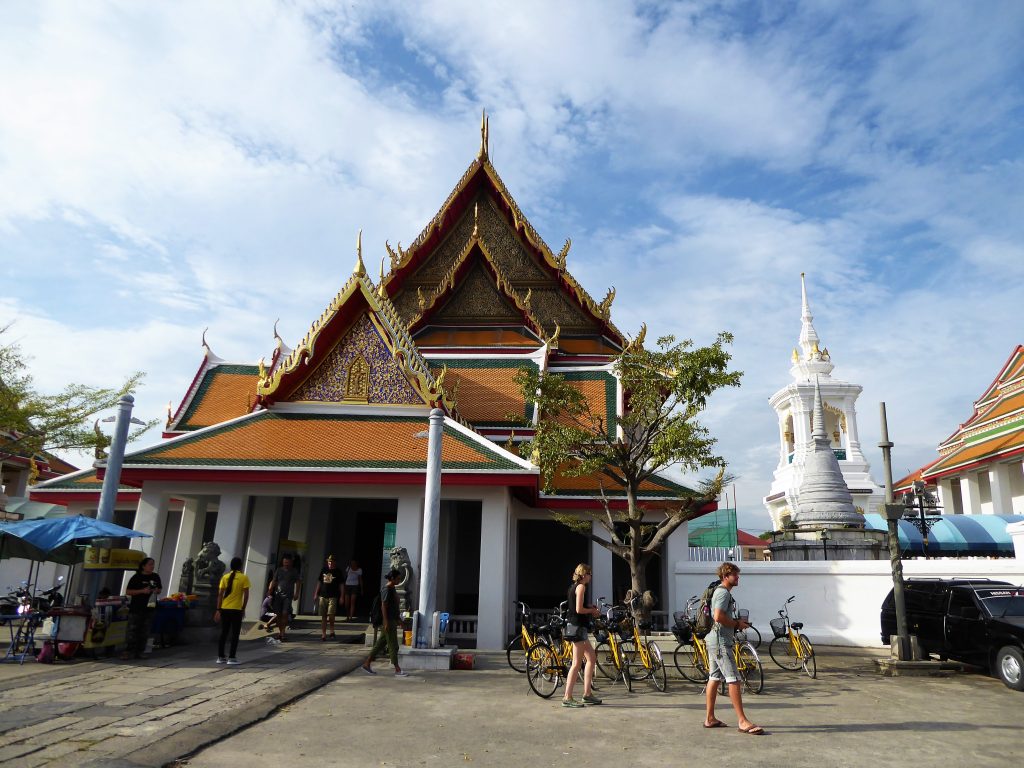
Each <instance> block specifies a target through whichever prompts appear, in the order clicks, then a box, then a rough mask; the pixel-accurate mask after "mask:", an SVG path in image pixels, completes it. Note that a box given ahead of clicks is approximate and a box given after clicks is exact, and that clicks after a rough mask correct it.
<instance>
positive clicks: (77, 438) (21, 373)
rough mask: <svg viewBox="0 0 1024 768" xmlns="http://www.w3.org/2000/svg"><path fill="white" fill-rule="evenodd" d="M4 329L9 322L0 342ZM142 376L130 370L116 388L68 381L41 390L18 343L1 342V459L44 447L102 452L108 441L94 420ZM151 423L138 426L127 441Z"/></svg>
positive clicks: (33, 453) (33, 452) (37, 451)
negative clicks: (48, 390) (46, 391)
mask: <svg viewBox="0 0 1024 768" xmlns="http://www.w3.org/2000/svg"><path fill="white" fill-rule="evenodd" d="M9 330H10V326H9V325H8V326H5V327H2V328H0V340H2V338H3V334H5V333H7V332H8V331H9ZM144 375H145V374H143V373H134V374H132V375H131V376H129V377H128V378H127V379H126V380H125V381H124V383H123V384H121V386H120V387H116V388H106V387H88V386H85V385H84V384H68V385H67V386H66V387H64V389H63V390H62V391H60V392H58V393H56V394H49V395H48V394H43V393H41V392H39V391H38V390H37V389H36V386H35V383H34V382H33V380H32V376H31V374H30V373H29V370H28V363H27V362H26V359H25V357H24V355H23V353H22V351H21V348H20V347H19V346H18V344H16V343H13V342H6V343H5V342H3V341H0V459H2V458H3V457H4V456H9V455H18V456H36V455H38V454H40V453H42V452H43V451H73V450H79V451H81V450H87V451H88V450H91V451H94V452H96V451H102V450H103V449H104V448H105V447H106V446H107V445H108V444H109V442H110V439H109V438H108V437H107V436H106V435H105V434H104V433H103V432H102V431H100V430H99V429H98V428H97V426H96V425H95V424H94V423H93V419H94V418H95V416H96V414H98V413H100V412H101V411H105V410H108V409H110V408H113V407H114V406H116V405H117V401H118V399H119V398H120V397H121V396H122V395H125V394H132V393H134V392H135V391H136V390H137V389H138V387H139V384H140V383H141V381H142V379H143V377H144ZM156 423H157V422H156V420H154V421H151V422H150V423H148V424H146V425H145V426H142V427H139V428H137V429H136V430H135V431H134V432H132V433H131V434H130V435H129V439H130V440H131V439H134V438H136V437H138V436H139V435H141V434H142V433H143V432H145V431H146V430H147V429H149V428H150V427H152V426H153V425H155V424H156Z"/></svg>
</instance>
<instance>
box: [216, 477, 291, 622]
mask: <svg viewBox="0 0 1024 768" xmlns="http://www.w3.org/2000/svg"><path fill="white" fill-rule="evenodd" d="M217 523H218V525H219V524H220V518H219V517H218V518H217ZM280 529H281V497H280V496H257V497H256V500H255V503H254V504H253V510H252V525H251V526H250V529H249V546H248V547H247V548H246V554H245V574H246V576H248V577H249V581H250V582H252V589H251V591H250V592H249V604H248V605H247V606H246V608H245V618H246V619H250V620H252V621H255V620H256V619H258V618H259V615H260V605H261V604H262V603H263V596H264V595H265V594H266V592H267V582H268V581H270V577H271V576H272V575H273V570H274V565H275V563H274V562H273V561H272V560H271V557H272V555H273V554H274V553H275V551H276V550H277V537H278V532H279V531H280Z"/></svg>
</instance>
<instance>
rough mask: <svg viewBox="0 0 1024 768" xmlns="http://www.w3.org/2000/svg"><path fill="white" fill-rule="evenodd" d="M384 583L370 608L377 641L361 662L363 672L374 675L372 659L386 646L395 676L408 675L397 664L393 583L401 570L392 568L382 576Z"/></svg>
mask: <svg viewBox="0 0 1024 768" xmlns="http://www.w3.org/2000/svg"><path fill="white" fill-rule="evenodd" d="M384 578H385V579H386V583H385V584H384V587H383V588H382V589H381V591H380V595H378V596H377V597H376V598H375V599H374V601H373V606H372V607H371V609H370V621H371V622H373V626H374V627H380V632H378V634H377V641H376V642H375V643H374V644H373V648H371V649H370V655H369V656H368V657H367V658H366V661H364V662H363V672H365V673H366V674H368V675H375V674H377V673H376V672H374V671H373V661H374V659H376V658H377V654H379V653H381V652H382V651H383V650H384V648H385V647H386V648H387V650H388V657H389V658H390V659H391V664H392V665H393V666H394V668H395V677H408V676H409V673H408V672H403V671H402V668H401V667H400V666H398V622H399V614H398V594H397V593H396V592H395V585H396V584H398V582H400V581H401V580H402V572H401V571H399V570H396V569H394V568H392V569H391V570H390V571H388V573H387V575H386V576H385V577H384Z"/></svg>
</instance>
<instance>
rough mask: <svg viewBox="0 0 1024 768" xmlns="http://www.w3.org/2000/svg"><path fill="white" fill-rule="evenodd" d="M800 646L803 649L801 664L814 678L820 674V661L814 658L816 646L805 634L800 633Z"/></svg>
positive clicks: (809, 675)
mask: <svg viewBox="0 0 1024 768" xmlns="http://www.w3.org/2000/svg"><path fill="white" fill-rule="evenodd" d="M800 647H801V649H802V650H803V658H801V659H800V664H801V666H803V668H804V672H806V673H807V676H808V677H809V678H811V679H812V680H813V679H814V678H815V677H817V676H818V662H816V661H815V660H814V646H812V645H811V641H810V640H808V639H807V638H806V637H804V636H803V635H800Z"/></svg>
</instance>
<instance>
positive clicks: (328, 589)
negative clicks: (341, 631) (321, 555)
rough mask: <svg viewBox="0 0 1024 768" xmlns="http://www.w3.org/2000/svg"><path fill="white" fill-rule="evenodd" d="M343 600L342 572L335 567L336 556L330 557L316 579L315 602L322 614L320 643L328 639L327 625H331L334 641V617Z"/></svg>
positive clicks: (318, 611)
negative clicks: (340, 600) (339, 602)
mask: <svg viewBox="0 0 1024 768" xmlns="http://www.w3.org/2000/svg"><path fill="white" fill-rule="evenodd" d="M340 598H341V572H340V571H339V570H338V569H337V568H335V567H334V555H328V556H327V560H326V561H325V564H324V567H323V568H321V569H320V575H319V576H317V577H316V589H314V590H313V601H314V602H315V603H316V604H317V613H319V614H320V641H321V642H323V641H324V640H326V639H327V624H328V622H330V625H331V640H333V639H334V617H335V616H336V615H337V614H338V600H339V599H340Z"/></svg>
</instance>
